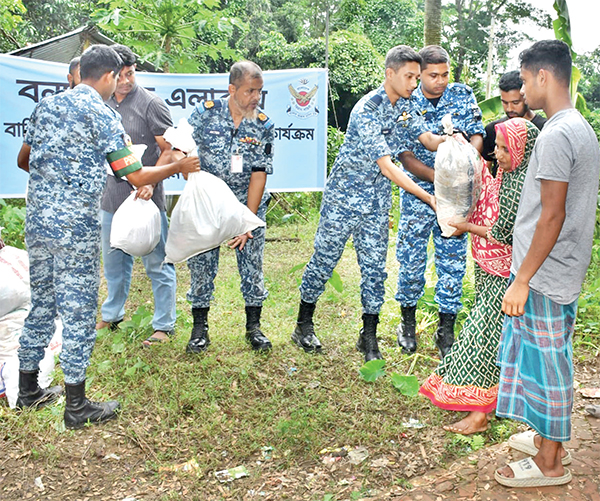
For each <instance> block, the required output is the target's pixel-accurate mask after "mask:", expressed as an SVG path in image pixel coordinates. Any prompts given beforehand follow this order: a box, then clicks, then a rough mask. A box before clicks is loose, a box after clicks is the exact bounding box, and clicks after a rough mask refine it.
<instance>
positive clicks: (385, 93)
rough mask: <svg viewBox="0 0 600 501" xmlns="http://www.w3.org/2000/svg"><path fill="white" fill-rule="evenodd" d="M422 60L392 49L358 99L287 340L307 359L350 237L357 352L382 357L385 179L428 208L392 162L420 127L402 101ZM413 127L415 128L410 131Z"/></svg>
mask: <svg viewBox="0 0 600 501" xmlns="http://www.w3.org/2000/svg"><path fill="white" fill-rule="evenodd" d="M420 60H421V58H420V56H419V55H418V54H417V53H416V52H415V51H414V50H412V49H411V48H410V47H407V46H403V45H400V46H397V47H394V48H393V49H391V50H390V51H389V52H388V54H387V56H386V61H385V81H384V83H383V84H382V85H381V86H380V87H379V88H378V89H376V90H374V91H372V92H370V93H369V94H367V95H366V96H364V97H363V98H362V99H361V100H360V101H359V102H358V103H357V104H356V105H355V106H354V108H353V110H352V113H351V114H350V121H349V124H348V130H347V132H346V136H345V139H344V144H343V145H342V147H341V148H340V151H339V154H338V156H337V158H336V161H335V163H334V166H333V168H332V170H331V174H330V175H329V178H328V180H327V185H326V187H325V193H324V195H323V202H322V204H321V218H320V220H319V227H318V229H317V233H316V236H315V246H314V247H315V250H314V254H313V256H312V257H311V259H310V262H309V263H308V265H307V267H306V270H305V271H304V275H303V276H302V284H301V285H300V297H301V301H300V310H299V313H298V322H297V325H296V329H295V330H294V333H293V334H292V341H294V343H296V344H297V345H298V346H299V347H301V348H302V349H304V351H306V352H311V351H317V352H318V351H320V350H321V343H320V341H319V339H318V338H317V337H316V335H315V332H314V325H313V313H314V310H315V306H316V302H317V300H318V299H319V297H320V295H321V294H322V293H323V291H324V290H325V283H326V282H327V280H329V278H330V277H331V274H332V273H333V269H334V268H335V266H336V265H337V263H338V261H339V259H340V257H341V256H342V252H343V251H344V247H345V245H346V242H347V240H348V239H349V238H350V236H352V238H353V241H354V247H355V249H356V254H357V258H358V264H359V266H360V270H361V275H362V280H361V301H362V307H363V315H362V319H363V328H362V329H361V331H360V335H359V340H358V343H357V345H356V347H357V349H358V350H359V351H361V352H362V353H363V354H364V356H365V361H369V360H372V359H378V358H382V357H381V353H380V352H379V348H378V344H377V324H378V322H379V311H380V310H381V306H382V305H383V297H384V293H385V289H384V282H385V279H386V278H387V273H386V271H385V264H386V254H387V247H388V237H389V209H390V207H391V185H390V180H391V181H393V182H394V183H396V184H397V185H398V186H400V187H401V188H404V189H408V190H410V191H412V192H413V193H415V194H416V196H419V197H422V198H423V200H425V201H427V202H429V203H433V200H432V199H433V197H432V196H430V195H429V194H428V193H427V192H425V191H424V190H423V189H421V188H419V187H418V186H417V185H416V184H415V183H414V182H412V181H411V180H410V179H409V178H408V177H407V176H406V174H404V173H403V172H402V170H401V169H400V168H399V167H398V166H396V165H395V164H394V163H393V162H392V160H391V159H392V157H394V156H395V155H396V154H398V153H399V152H401V151H403V150H405V149H406V148H407V145H408V141H409V137H410V136H409V134H408V131H409V130H410V131H418V130H419V128H420V127H422V126H423V121H422V119H421V118H420V117H418V116H417V115H416V114H415V113H414V112H413V110H412V109H411V106H410V104H409V101H408V98H410V95H411V93H412V91H413V90H414V89H415V87H416V86H417V79H418V77H419V73H420V69H419V63H420ZM413 122H414V127H411V128H409V127H408V125H409V124H411V123H413ZM414 136H415V138H416V137H417V136H419V133H418V132H417V133H415V134H414Z"/></svg>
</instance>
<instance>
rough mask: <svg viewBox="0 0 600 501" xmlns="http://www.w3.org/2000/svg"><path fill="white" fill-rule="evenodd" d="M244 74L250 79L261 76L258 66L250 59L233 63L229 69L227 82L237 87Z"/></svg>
mask: <svg viewBox="0 0 600 501" xmlns="http://www.w3.org/2000/svg"><path fill="white" fill-rule="evenodd" d="M246 76H249V77H250V79H251V80H254V79H255V78H262V70H261V69H260V66H259V65H258V64H256V63H253V62H252V61H238V62H237V63H234V64H233V66H232V67H231V69H230V70H229V83H230V84H233V85H235V86H236V87H239V86H240V85H241V83H242V82H243V81H244V78H245V77H246Z"/></svg>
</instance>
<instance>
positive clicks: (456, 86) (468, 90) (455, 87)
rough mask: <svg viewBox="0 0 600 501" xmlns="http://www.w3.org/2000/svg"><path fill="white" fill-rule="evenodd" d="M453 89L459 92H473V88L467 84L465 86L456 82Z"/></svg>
mask: <svg viewBox="0 0 600 501" xmlns="http://www.w3.org/2000/svg"><path fill="white" fill-rule="evenodd" d="M452 88H453V89H456V90H459V91H467V92H471V87H469V86H468V85H467V84H464V83H458V82H455V83H454V85H453V86H452Z"/></svg>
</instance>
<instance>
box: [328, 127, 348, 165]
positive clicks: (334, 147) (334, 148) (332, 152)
mask: <svg viewBox="0 0 600 501" xmlns="http://www.w3.org/2000/svg"><path fill="white" fill-rule="evenodd" d="M344 137H345V135H344V133H343V132H342V131H341V130H340V129H337V128H335V127H331V126H328V127H327V174H328V175H329V173H330V172H331V168H332V167H333V163H334V162H335V159H336V158H337V155H338V152H339V151H340V148H341V146H342V144H344Z"/></svg>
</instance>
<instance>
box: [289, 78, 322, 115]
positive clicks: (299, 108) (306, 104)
mask: <svg viewBox="0 0 600 501" xmlns="http://www.w3.org/2000/svg"><path fill="white" fill-rule="evenodd" d="M288 89H289V91H290V94H291V96H290V107H289V108H288V109H287V110H286V111H287V113H288V115H296V116H297V117H299V118H309V117H314V116H315V115H317V114H318V113H319V110H318V109H317V103H316V101H317V100H316V99H315V97H316V95H317V91H318V90H319V86H318V85H314V86H313V87H312V88H311V87H310V86H309V85H308V80H306V79H301V80H300V85H298V86H297V87H294V86H293V85H292V84H289V85H288Z"/></svg>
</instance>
